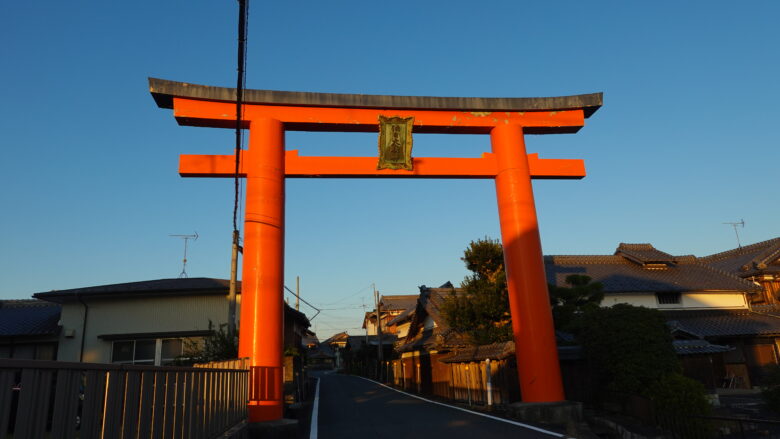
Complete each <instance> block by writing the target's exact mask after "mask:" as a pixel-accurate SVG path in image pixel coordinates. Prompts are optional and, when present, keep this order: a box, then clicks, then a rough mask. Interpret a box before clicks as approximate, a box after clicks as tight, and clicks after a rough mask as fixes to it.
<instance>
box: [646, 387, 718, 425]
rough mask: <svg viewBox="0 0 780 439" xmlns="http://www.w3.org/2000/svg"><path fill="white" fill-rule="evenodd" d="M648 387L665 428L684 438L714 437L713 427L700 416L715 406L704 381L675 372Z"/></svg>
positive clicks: (649, 394)
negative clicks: (712, 434)
mask: <svg viewBox="0 0 780 439" xmlns="http://www.w3.org/2000/svg"><path fill="white" fill-rule="evenodd" d="M648 390H649V391H648V395H647V396H648V397H649V398H650V400H651V401H653V406H654V407H655V413H656V417H657V420H658V423H659V425H660V426H661V428H664V429H666V430H670V431H674V432H675V434H676V437H680V438H701V437H711V434H710V433H712V431H711V430H712V427H711V426H710V425H709V424H708V423H707V421H706V420H704V419H702V418H700V416H706V415H708V414H710V411H711V409H712V406H711V405H710V403H709V401H708V400H707V397H706V391H705V389H704V385H702V384H701V383H700V382H698V381H695V380H692V379H690V378H688V377H685V376H682V375H680V374H679V373H672V374H669V375H665V376H663V377H661V378H660V379H659V380H658V381H656V382H655V383H653V384H652V385H651V386H650V388H649V389H648Z"/></svg>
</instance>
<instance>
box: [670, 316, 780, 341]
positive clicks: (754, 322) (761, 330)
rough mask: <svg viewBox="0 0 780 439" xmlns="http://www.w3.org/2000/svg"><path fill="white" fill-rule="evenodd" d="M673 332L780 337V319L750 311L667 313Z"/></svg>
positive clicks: (714, 335) (724, 335)
mask: <svg viewBox="0 0 780 439" xmlns="http://www.w3.org/2000/svg"><path fill="white" fill-rule="evenodd" d="M663 314H664V316H665V317H666V319H667V321H668V324H669V326H670V327H671V328H672V330H675V329H678V330H682V331H684V332H687V333H689V334H693V335H696V336H698V337H702V338H704V337H727V336H733V337H737V336H777V335H780V317H776V316H773V315H769V314H763V313H756V312H752V311H749V310H708V311H664V312H663Z"/></svg>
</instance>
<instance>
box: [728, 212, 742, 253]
mask: <svg viewBox="0 0 780 439" xmlns="http://www.w3.org/2000/svg"><path fill="white" fill-rule="evenodd" d="M723 224H728V225H730V226H731V227H734V234H735V235H737V246H738V247H739V249H740V250H742V243H741V242H739V231H738V230H737V226H742V228H743V229H744V228H745V220H744V219H740V220H739V222H738V223H728V222H726V223H723Z"/></svg>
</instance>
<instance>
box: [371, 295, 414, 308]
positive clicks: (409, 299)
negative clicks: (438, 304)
mask: <svg viewBox="0 0 780 439" xmlns="http://www.w3.org/2000/svg"><path fill="white" fill-rule="evenodd" d="M380 303H381V304H382V311H403V310H407V309H409V308H414V305H415V304H416V303H417V295H416V294H404V295H396V296H382V297H381V299H380Z"/></svg>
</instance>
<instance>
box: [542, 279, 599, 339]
mask: <svg viewBox="0 0 780 439" xmlns="http://www.w3.org/2000/svg"><path fill="white" fill-rule="evenodd" d="M566 284H568V285H570V287H559V286H555V285H549V292H550V304H551V305H552V313H553V320H554V321H555V329H562V330H564V331H570V332H574V333H576V332H579V326H580V325H579V324H578V323H579V322H580V319H579V318H578V317H579V316H581V315H582V314H583V313H585V312H587V311H590V310H594V309H597V308H599V306H600V305H601V301H602V300H603V299H604V291H603V290H604V286H603V285H602V284H601V282H591V278H590V276H585V275H582V274H570V275H569V276H566Z"/></svg>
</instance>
